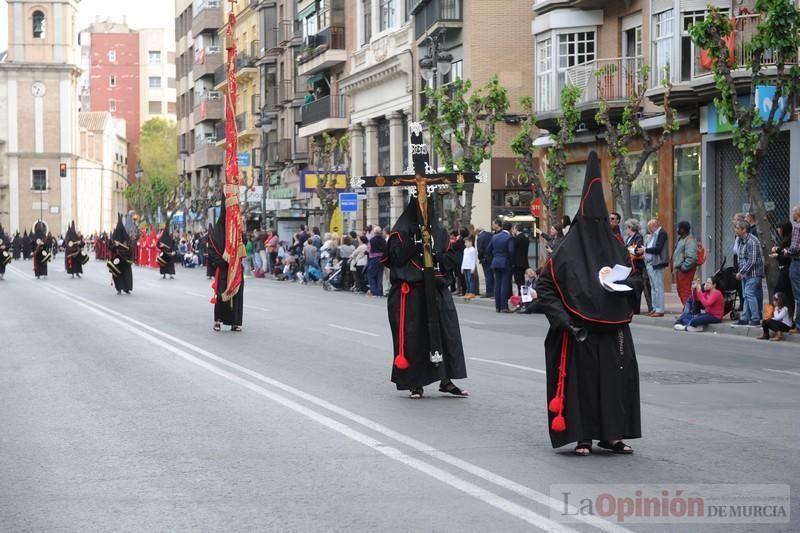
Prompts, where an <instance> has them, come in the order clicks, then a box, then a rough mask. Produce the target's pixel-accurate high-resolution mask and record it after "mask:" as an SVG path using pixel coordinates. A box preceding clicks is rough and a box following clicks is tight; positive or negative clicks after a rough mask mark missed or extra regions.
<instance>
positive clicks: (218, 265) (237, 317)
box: [208, 246, 244, 326]
mask: <svg viewBox="0 0 800 533" xmlns="http://www.w3.org/2000/svg"><path fill="white" fill-rule="evenodd" d="M208 262H209V268H213V270H214V275H215V279H216V289H215V294H216V303H215V304H214V322H222V323H223V324H225V325H226V326H241V325H242V316H243V314H244V279H242V284H241V285H240V286H239V292H238V293H236V296H234V297H233V300H232V301H230V302H224V301H222V293H223V292H225V287H226V286H227V285H228V263H227V262H226V261H225V260H224V259H222V257H221V256H220V254H218V253H216V252H215V251H213V246H209V254H208Z"/></svg>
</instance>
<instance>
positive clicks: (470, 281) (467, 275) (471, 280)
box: [464, 270, 477, 294]
mask: <svg viewBox="0 0 800 533" xmlns="http://www.w3.org/2000/svg"><path fill="white" fill-rule="evenodd" d="M464 281H465V282H466V284H467V294H477V293H476V292H475V277H474V276H473V275H472V270H465V271H464Z"/></svg>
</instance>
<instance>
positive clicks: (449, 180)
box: [350, 122, 486, 365]
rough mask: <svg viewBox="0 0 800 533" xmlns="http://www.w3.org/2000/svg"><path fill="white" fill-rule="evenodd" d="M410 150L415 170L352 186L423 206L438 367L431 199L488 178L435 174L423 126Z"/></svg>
mask: <svg viewBox="0 0 800 533" xmlns="http://www.w3.org/2000/svg"><path fill="white" fill-rule="evenodd" d="M408 130H409V137H410V139H409V146H410V149H411V168H409V169H407V170H406V173H405V174H400V175H394V176H384V175H382V174H378V175H376V176H360V177H353V178H351V180H350V184H351V186H352V187H353V188H360V187H364V188H374V187H405V188H407V189H408V191H409V194H411V195H412V196H416V198H417V203H418V205H419V220H420V234H421V237H422V238H421V242H419V244H421V245H422V266H423V280H424V287H425V300H426V304H427V305H426V307H427V310H428V326H429V327H428V329H429V336H430V360H431V362H432V363H433V364H435V365H438V364H440V363H441V362H442V359H443V358H442V341H441V331H440V327H439V312H438V307H437V304H436V291H435V286H434V282H435V280H434V267H435V265H434V258H433V244H434V243H433V240H432V237H431V221H430V218H429V212H430V210H429V209H428V205H429V204H428V197H429V196H430V197H432V196H433V194H434V192H435V191H436V189H438V188H440V187H448V186H452V185H463V184H467V183H483V182H484V181H486V180H485V178H484V177H483V176H480V175H479V174H478V173H476V172H466V171H462V172H452V173H441V172H434V171H433V169H432V168H431V166H430V158H429V151H428V145H427V144H425V141H424V139H423V136H422V125H421V124H419V123H418V122H414V123H411V124H410V125H409V128H408Z"/></svg>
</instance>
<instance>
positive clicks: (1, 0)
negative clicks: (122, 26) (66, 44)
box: [0, 0, 175, 51]
mask: <svg viewBox="0 0 800 533" xmlns="http://www.w3.org/2000/svg"><path fill="white" fill-rule="evenodd" d="M79 9H80V11H79V13H78V22H79V24H78V28H79V29H80V30H82V29H84V28H85V27H86V26H88V25H89V24H91V23H92V22H94V21H95V19H96V18H97V17H98V16H99V17H101V19H105V18H108V17H111V18H112V19H114V20H115V21H117V22H121V21H122V17H123V16H126V17H127V21H128V25H129V26H130V27H131V28H133V29H140V28H159V27H161V28H174V27H175V1H174V0H82V1H81V2H80V4H79ZM7 40H8V4H7V2H6V0H0V51H1V50H5V49H6V48H7V47H8V42H7Z"/></svg>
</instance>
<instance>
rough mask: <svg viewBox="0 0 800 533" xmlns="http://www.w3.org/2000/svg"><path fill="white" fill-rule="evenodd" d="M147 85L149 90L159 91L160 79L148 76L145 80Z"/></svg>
mask: <svg viewBox="0 0 800 533" xmlns="http://www.w3.org/2000/svg"><path fill="white" fill-rule="evenodd" d="M147 84H148V86H149V87H150V88H151V89H160V88H161V77H160V76H150V77H149V78H147Z"/></svg>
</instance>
